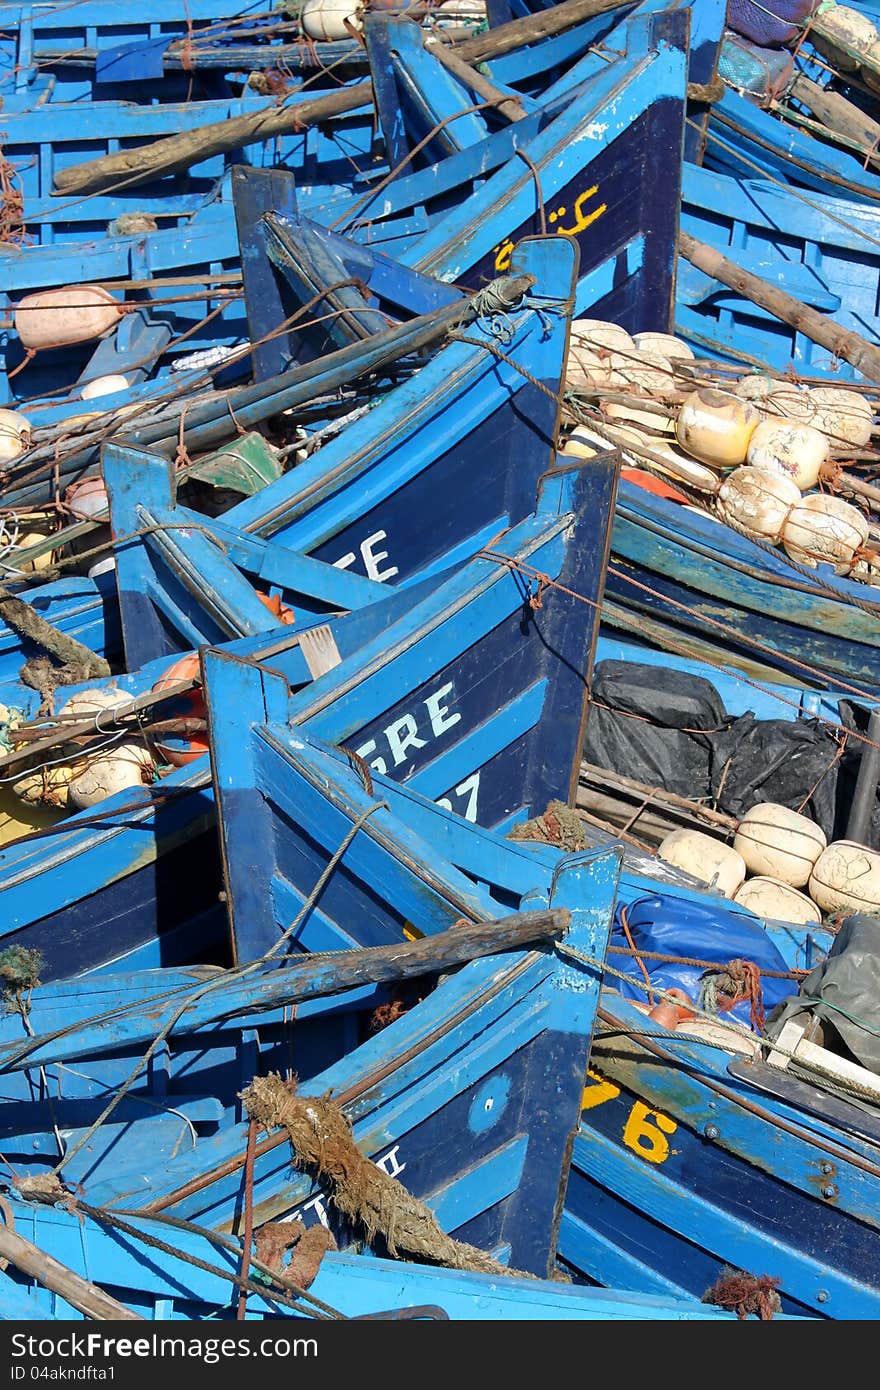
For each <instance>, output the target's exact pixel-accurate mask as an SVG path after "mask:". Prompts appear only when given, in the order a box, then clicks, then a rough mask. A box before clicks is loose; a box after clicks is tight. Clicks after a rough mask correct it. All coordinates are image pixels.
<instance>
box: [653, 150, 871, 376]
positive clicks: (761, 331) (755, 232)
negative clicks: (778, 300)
mask: <svg viewBox="0 0 880 1390" xmlns="http://www.w3.org/2000/svg"><path fill="white" fill-rule="evenodd" d="M681 227H682V230H684V231H686V232H689V233H690V234H691V235H692V236H695V237H697V238H698V239H699V240H701V241H703V242H705V243H706V244H708V245H710V246H712V247H714V248H715V249H716V250H719V251H721V252H723V254H724V255H725V256H726V257H727V258H728V259H729V260H732V261H733V262H734V263H735V264H736V265H737V266H740V267H742V269H744V270H747V271H751V272H752V273H753V274H756V275H759V276H761V278H762V279H764V280H765V281H766V282H767V283H768V284H770V285H777V286H778V287H779V288H780V289H783V290H785V291H786V292H787V293H788V294H791V295H794V296H795V298H797V299H799V300H801V301H802V302H803V303H805V304H807V305H809V306H810V307H812V308H814V309H818V310H821V311H822V312H823V313H825V314H827V315H828V316H829V318H831V319H833V320H834V322H835V323H838V324H840V325H841V326H842V327H844V328H847V329H851V330H853V331H854V332H856V333H858V334H859V335H860V336H861V337H863V338H864V339H866V340H867V341H868V342H870V343H874V344H876V343H877V342H878V341H880V321H878V318H877V313H876V311H877V304H878V300H877V295H878V290H880V254H878V251H880V248H878V243H880V211H878V209H877V208H875V207H865V206H860V205H858V204H855V203H851V202H847V201H846V200H844V199H840V198H827V197H826V198H823V199H822V203H821V205H819V204H818V203H815V202H811V203H809V204H805V203H804V201H803V200H802V199H801V198H800V197H798V195H797V194H796V193H792V192H791V191H790V190H788V189H786V188H781V187H779V186H778V185H777V184H771V183H767V182H764V181H761V180H757V179H735V178H732V177H730V176H727V175H724V174H720V173H712V172H709V171H708V170H705V169H698V168H697V167H696V166H694V165H690V164H685V166H684V170H683V176H682V207H681ZM675 330H676V332H678V333H680V334H681V335H682V336H683V337H685V338H686V339H687V340H688V341H689V342H690V343H691V344H692V345H693V346H694V347H695V349H697V350H698V351H702V352H703V353H704V354H705V355H710V356H714V357H718V358H722V359H724V360H729V361H734V362H738V363H742V364H751V365H756V366H764V365H767V366H770V367H771V368H773V369H775V370H777V371H782V372H784V371H786V370H788V369H789V368H793V369H794V370H795V371H796V372H798V373H800V374H801V375H804V376H829V377H831V378H832V379H833V380H840V379H845V378H860V375H861V374H860V373H859V372H858V371H857V370H856V369H855V368H853V367H851V366H850V365H849V364H848V363H847V362H845V361H841V360H840V359H839V358H836V357H834V356H833V354H832V353H831V352H830V351H829V349H828V348H824V347H821V346H820V345H818V344H817V343H815V342H813V341H812V340H811V339H810V338H809V337H807V336H806V335H805V334H804V333H801V332H799V331H798V330H797V329H795V328H793V327H791V326H790V325H789V324H787V323H784V322H783V321H782V320H781V319H779V318H777V317H776V316H775V315H774V314H772V313H770V312H768V311H767V310H766V309H763V308H761V307H759V306H758V305H756V304H755V303H753V302H752V301H751V300H749V299H747V298H745V297H744V296H742V295H739V294H737V293H736V291H734V290H731V289H729V288H728V287H727V286H726V285H723V284H721V283H719V282H718V281H716V280H712V279H711V278H710V277H709V276H707V275H705V274H704V273H703V272H702V271H701V270H698V269H697V268H696V267H695V266H692V265H691V264H690V263H689V262H687V261H685V260H684V259H683V258H680V259H679V264H678V280H677V287H676V301H675Z"/></svg>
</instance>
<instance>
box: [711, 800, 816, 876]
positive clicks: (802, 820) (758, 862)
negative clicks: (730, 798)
mask: <svg viewBox="0 0 880 1390" xmlns="http://www.w3.org/2000/svg"><path fill="white" fill-rule="evenodd" d="M826 844H827V841H826V835H824V831H823V830H822V826H817V824H816V823H815V821H813V820H810V819H809V817H808V816H802V815H801V813H799V812H797V810H791V809H790V808H788V806H780V805H779V802H774V801H762V802H758V805H756V806H752V808H751V809H749V810H747V813H745V816H742V819H741V820H740V826H738V828H737V834H735V835H734V848H735V849H738V851H740V853H741V855H742V860H744V863H745V867H747V869H748V870H749V872H751V873H756V874H763V876H767V877H770V878H779V880H780V881H781V883H787V884H788V885H790V887H791V888H802V887H804V884H805V883H806V881H808V878H809V876H810V872H812V867H813V865H815V863H816V859H817V858H819V855H820V853H822V851H823V849H824V847H826Z"/></svg>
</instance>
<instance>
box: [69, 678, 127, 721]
mask: <svg viewBox="0 0 880 1390" xmlns="http://www.w3.org/2000/svg"><path fill="white" fill-rule="evenodd" d="M131 698H132V697H131V695H130V694H129V693H128V692H127V691H125V690H119V689H118V688H117V687H116V686H107V685H97V686H94V687H93V688H92V689H90V690H77V691H76V692H75V693H74V694H73V695H71V697H70V699H69V700H68V701H67V702H66V703H65V705H64V706H63V712H64V714H75V715H76V716H77V718H78V719H89V718H91V717H92V715H100V714H102V713H103V712H104V711H105V710H112V709H118V708H119V707H120V705H127V704H129V703H130V701H131ZM110 722H111V721H110V720H106V721H105V723H107V724H109V723H110ZM99 723H100V720H99Z"/></svg>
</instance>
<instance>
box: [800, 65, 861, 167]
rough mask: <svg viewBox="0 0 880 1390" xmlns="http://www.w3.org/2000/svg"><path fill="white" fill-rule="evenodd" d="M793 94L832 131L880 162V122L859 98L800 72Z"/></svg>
mask: <svg viewBox="0 0 880 1390" xmlns="http://www.w3.org/2000/svg"><path fill="white" fill-rule="evenodd" d="M791 95H792V96H794V97H796V98H797V99H798V101H802V102H803V103H804V106H806V107H807V108H808V110H810V111H812V113H813V115H814V116H817V117H818V119H819V120H820V121H821V122H822V124H823V125H824V126H827V128H828V130H829V131H832V132H833V133H834V134H835V135H841V136H843V138H844V139H845V140H847V141H848V142H851V143H852V144H854V145H856V146H857V147H858V150H859V153H860V154H862V155H864V156H865V159H866V160H867V162H868V163H869V164H873V165H880V153H878V141H880V122H877V121H875V120H874V119H873V117H872V116H868V115H866V113H865V112H864V111H861V110H860V109H859V107H858V106H856V104H855V102H852V101H848V100H847V98H846V97H843V96H841V95H840V93H839V92H826V90H825V88H824V87H820V86H819V84H818V82H812V81H811V80H810V78H809V77H803V76H801V75H800V74H798V76H797V77H796V78H795V80H794V82H793V83H792V84H791Z"/></svg>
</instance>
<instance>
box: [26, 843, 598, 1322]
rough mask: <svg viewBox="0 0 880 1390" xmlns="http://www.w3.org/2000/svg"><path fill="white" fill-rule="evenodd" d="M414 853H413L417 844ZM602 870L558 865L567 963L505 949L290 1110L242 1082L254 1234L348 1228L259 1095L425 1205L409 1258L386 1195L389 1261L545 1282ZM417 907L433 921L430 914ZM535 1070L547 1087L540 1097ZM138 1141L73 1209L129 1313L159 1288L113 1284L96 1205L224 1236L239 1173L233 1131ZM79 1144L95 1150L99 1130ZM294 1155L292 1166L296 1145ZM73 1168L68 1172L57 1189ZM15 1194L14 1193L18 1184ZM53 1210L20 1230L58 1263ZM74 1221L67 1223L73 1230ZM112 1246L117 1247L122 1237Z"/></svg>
mask: <svg viewBox="0 0 880 1390" xmlns="http://www.w3.org/2000/svg"><path fill="white" fill-rule="evenodd" d="M418 848H419V850H420V852H421V853H422V854H424V853H428V852H429V848H428V846H427V845H424V846H421V845H420V846H419V847H418ZM381 858H382V859H383V860H384V862H385V864H386V867H387V869H389V870H393V869H394V867H395V859H394V856H393V855H389V854H388V853H385V854H383V855H382V856H381ZM617 870H618V856H617V855H616V853H615V852H614V851H613V850H611V851H600V852H598V853H593V854H588V855H582V856H576V857H573V858H571V859H570V860H568V861H567V862H566V864H565V865H564V867H562V868H561V869H560V871H559V873H558V874H557V877H556V886H555V890H554V893H553V906H554V907H557V906H558V907H561V908H567V909H568V911H569V912H570V914H571V926H570V928H569V930H568V933H567V935H566V938H565V944H566V948H567V950H568V951H575V952H576V953H577V954H576V955H568V954H562V953H561V952H559V951H558V950H556V949H553V948H551V949H549V950H548V949H546V948H545V949H539V950H532V951H524V950H522V949H518V950H509V951H506V952H503V953H501V954H500V955H496V956H494V957H490V958H487V959H486V960H482V961H474V962H472V963H471V964H468V965H466V966H464V967H463V968H462V969H461V970H458V971H456V972H455V973H452V974H448V975H446V977H445V978H444V979H443V980H442V981H441V982H440V983H439V984H438V985H437V988H436V989H434V991H433V992H432V993H430V994H429V995H428V996H427V997H426V998H425V999H423V1000H422V1001H421V1002H420V1003H419V1004H417V1005H416V1006H415V1007H414V1008H413V1009H412V1010H410V1011H409V1012H408V1013H407V1015H406V1016H405V1017H404V1018H401V1019H400V1020H398V1021H397V1022H393V1023H391V1024H390V1025H389V1026H388V1027H387V1028H385V1029H383V1030H382V1032H381V1034H380V1035H376V1036H374V1037H373V1038H372V1039H369V1040H367V1041H365V1042H363V1043H362V1044H361V1045H360V1046H359V1047H358V1048H356V1049H355V1050H354V1051H352V1052H350V1053H348V1055H346V1056H345V1057H343V1058H341V1059H340V1060H339V1061H337V1062H336V1063H334V1064H333V1065H331V1066H329V1067H327V1068H325V1069H323V1070H322V1071H320V1072H319V1073H318V1074H317V1075H315V1076H313V1077H312V1078H311V1079H309V1080H304V1081H301V1082H299V1083H298V1087H297V1091H298V1097H297V1098H294V1097H293V1096H292V1095H291V1093H290V1092H289V1091H288V1090H286V1088H285V1087H284V1085H283V1083H282V1081H281V1078H280V1077H279V1076H278V1075H277V1073H276V1074H275V1075H274V1078H273V1076H272V1075H271V1074H270V1075H269V1076H268V1077H266V1078H264V1080H263V1081H262V1083H260V1082H259V1080H255V1081H254V1083H253V1085H252V1087H250V1088H249V1091H248V1092H247V1093H246V1097H247V1094H250V1096H251V1102H250V1107H251V1108H250V1113H251V1114H253V1115H254V1116H255V1117H256V1118H257V1121H258V1123H264V1124H265V1126H266V1129H267V1131H268V1137H267V1139H266V1141H265V1142H261V1143H259V1144H258V1145H257V1146H256V1149H255V1151H254V1163H253V1172H252V1179H251V1178H249V1182H248V1186H249V1188H250V1192H249V1194H248V1201H249V1205H250V1207H251V1209H252V1210H253V1213H254V1218H255V1225H256V1226H257V1228H262V1227H264V1226H265V1225H266V1224H267V1223H268V1222H277V1221H278V1220H279V1219H284V1218H287V1219H290V1220H294V1221H301V1222H302V1223H303V1225H304V1226H305V1227H306V1228H308V1227H309V1226H311V1225H315V1224H319V1223H321V1224H325V1223H326V1224H327V1225H330V1226H332V1227H334V1228H335V1233H336V1237H337V1241H338V1243H339V1244H342V1245H348V1244H349V1243H350V1242H351V1241H352V1240H353V1239H356V1238H357V1236H358V1234H359V1223H358V1221H357V1220H356V1219H354V1220H352V1222H351V1225H350V1226H349V1229H348V1230H346V1229H345V1226H346V1225H347V1224H348V1223H347V1222H345V1221H344V1220H343V1219H341V1213H344V1212H345V1211H346V1210H348V1212H349V1213H350V1214H353V1213H352V1208H351V1207H350V1206H349V1207H348V1208H346V1206H345V1205H344V1203H343V1204H342V1206H341V1212H339V1213H337V1212H336V1211H335V1210H334V1207H335V1206H338V1205H339V1201H340V1199H339V1196H338V1193H337V1196H336V1201H335V1203H334V1201H333V1198H332V1197H331V1195H330V1194H329V1193H325V1192H324V1191H322V1186H321V1183H320V1178H321V1169H320V1167H319V1168H318V1170H317V1171H314V1170H313V1171H312V1172H311V1173H309V1172H305V1173H300V1174H295V1175H293V1176H291V1175H290V1156H289V1150H288V1144H287V1142H286V1141H287V1131H286V1130H285V1129H283V1128H281V1129H279V1128H278V1127H277V1125H276V1123H275V1122H274V1121H273V1119H272V1117H271V1113H270V1112H268V1111H266V1110H265V1109H264V1108H261V1105H262V1103H260V1102H259V1096H260V1095H263V1096H268V1095H269V1094H270V1093H275V1094H277V1095H278V1096H279V1097H281V1096H286V1097H287V1099H288V1101H290V1102H291V1103H293V1104H294V1106H296V1107H297V1108H299V1109H303V1108H304V1107H305V1108H308V1109H309V1110H310V1112H311V1113H312V1114H315V1113H316V1111H317V1110H318V1109H320V1110H321V1111H322V1112H323V1113H324V1114H325V1116H326V1118H327V1120H328V1122H329V1123H331V1124H332V1125H334V1126H339V1125H341V1126H342V1129H343V1131H344V1132H345V1134H346V1135H347V1134H348V1125H349V1124H351V1126H352V1131H353V1141H352V1139H349V1138H346V1139H345V1141H344V1142H345V1143H346V1144H347V1145H351V1144H352V1142H353V1143H354V1144H356V1145H357V1146H358V1148H359V1149H360V1150H361V1153H362V1155H363V1158H362V1163H363V1169H364V1172H363V1179H364V1181H366V1182H367V1183H369V1182H370V1181H371V1179H370V1176H369V1175H370V1174H371V1173H372V1172H373V1169H372V1167H371V1163H372V1164H375V1165H376V1167H377V1168H379V1169H380V1170H381V1171H382V1172H383V1173H384V1175H385V1177H386V1179H387V1178H388V1177H401V1178H402V1179H403V1182H404V1184H405V1187H406V1190H407V1192H409V1193H410V1194H412V1196H414V1197H417V1198H423V1199H427V1201H428V1202H429V1204H430V1207H431V1209H432V1210H433V1212H434V1214H435V1216H436V1218H437V1221H438V1222H439V1223H440V1227H441V1229H440V1230H438V1231H437V1232H436V1235H434V1234H433V1233H432V1234H431V1235H430V1236H429V1238H428V1245H427V1247H425V1246H424V1245H423V1246H421V1247H420V1246H418V1245H415V1246H414V1245H411V1244H408V1243H407V1237H406V1233H405V1231H404V1225H405V1211H406V1209H405V1208H404V1207H403V1205H402V1203H403V1201H404V1200H405V1199H404V1197H402V1196H400V1195H398V1196H397V1198H396V1202H397V1205H398V1207H399V1208H400V1210H399V1211H398V1221H397V1232H396V1241H397V1248H398V1249H399V1250H400V1253H408V1254H410V1255H411V1256H416V1255H417V1254H418V1252H419V1250H420V1249H421V1251H422V1253H423V1254H425V1255H428V1256H429V1257H430V1255H431V1254H432V1253H433V1256H434V1259H435V1260H439V1261H440V1262H444V1263H449V1262H450V1261H452V1260H454V1258H455V1256H456V1254H458V1255H459V1257H460V1258H461V1259H462V1260H464V1259H466V1258H467V1256H468V1255H470V1257H471V1264H472V1267H474V1268H477V1269H482V1270H483V1271H484V1272H487V1273H491V1272H496V1273H499V1274H503V1272H504V1269H505V1267H506V1266H509V1267H510V1268H511V1269H513V1270H520V1271H524V1272H527V1273H531V1274H537V1275H538V1276H540V1277H544V1278H546V1277H547V1276H549V1275H550V1274H551V1272H552V1270H553V1267H554V1260H555V1234H556V1226H557V1222H558V1217H559V1212H560V1203H561V1195H562V1191H563V1190H564V1184H565V1177H566V1172H567V1162H568V1154H569V1152H570V1144H571V1136H572V1132H573V1130H574V1128H575V1127H576V1124H577V1119H578V1114H579V1108H580V1097H581V1092H582V1088H583V1071H584V1067H585V1065H586V1061H587V1056H588V1051H589V1042H590V1034H591V1029H592V1022H593V1017H594V1013H595V1006H596V999H597V996H598V984H599V972H598V968H597V965H591V964H588V963H585V961H586V962H593V961H595V962H597V964H598V965H600V964H601V959H602V956H603V954H604V947H605V943H606V941H607V934H608V930H609V927H610V922H611V916H612V911H613V904H614V891H615V884H616V877H617ZM569 903H572V904H573V906H572V907H571V908H568V904H569ZM426 911H427V912H429V913H431V915H432V916H435V917H436V914H435V913H434V912H432V910H431V909H430V908H427V907H426ZM437 911H440V912H442V913H443V914H444V915H445V917H446V920H447V923H448V924H451V923H452V922H454V920H455V918H456V913H455V912H454V910H453V909H451V908H449V907H446V908H444V907H443V906H442V905H439V904H438V908H437ZM581 957H583V958H584V959H581ZM551 1074H552V1075H553V1077H554V1085H553V1086H552V1088H548V1087H547V1084H546V1079H547V1076H548V1075H551ZM279 1088H280V1089H279ZM331 1096H332V1100H331V1099H330V1097H331ZM246 1104H248V1102H247V1099H246ZM151 1133H152V1125H151V1123H150V1121H149V1120H147V1121H145V1122H144V1123H143V1124H142V1125H140V1126H138V1127H137V1132H136V1133H135V1135H133V1136H132V1147H133V1148H138V1147H139V1148H140V1154H139V1159H140V1161H139V1163H135V1162H133V1161H130V1162H128V1163H126V1162H125V1159H124V1157H123V1158H121V1161H119V1162H117V1161H116V1160H115V1159H114V1158H113V1157H112V1156H111V1153H112V1150H111V1151H110V1152H108V1153H107V1156H106V1161H104V1162H102V1161H101V1160H100V1158H99V1157H98V1158H96V1159H95V1160H94V1161H93V1163H92V1167H91V1171H90V1172H89V1173H88V1174H87V1175H86V1176H84V1177H83V1178H81V1179H80V1180H79V1182H77V1184H76V1186H77V1193H78V1201H79V1203H80V1204H82V1203H85V1206H83V1207H82V1214H83V1215H92V1216H96V1215H97V1220H98V1226H99V1227H101V1228H103V1230H104V1231H105V1233H106V1234H108V1235H109V1236H110V1241H109V1243H108V1244H105V1243H104V1240H103V1239H102V1240H101V1242H100V1244H101V1250H100V1253H99V1249H98V1246H97V1245H96V1246H95V1248H94V1250H93V1251H92V1252H91V1254H90V1257H89V1258H90V1268H91V1275H90V1277H91V1278H92V1279H95V1278H96V1277H97V1279H98V1282H99V1283H101V1284H102V1285H103V1286H105V1287H106V1288H107V1289H108V1291H111V1292H112V1291H114V1290H115V1289H120V1290H125V1293H124V1296H127V1299H131V1301H132V1302H133V1303H134V1304H135V1306H147V1307H149V1306H150V1305H151V1303H152V1300H153V1299H154V1298H155V1297H156V1296H157V1294H160V1292H161V1288H160V1287H159V1286H156V1285H154V1286H153V1287H152V1288H145V1287H144V1285H143V1283H140V1284H139V1285H138V1286H137V1288H132V1287H131V1285H130V1284H129V1279H130V1275H129V1273H128V1270H127V1269H126V1268H125V1265H124V1264H120V1262H119V1261H120V1256H121V1249H120V1250H119V1252H118V1253H114V1247H116V1246H117V1244H118V1242H117V1240H116V1239H114V1237H113V1231H114V1223H115V1219H116V1218H115V1210H114V1209H116V1208H118V1209H120V1210H126V1211H128V1212H129V1213H142V1214H143V1215H145V1216H146V1215H149V1214H150V1213H151V1212H159V1211H161V1212H162V1213H163V1218H162V1219H163V1220H165V1221H167V1220H168V1218H169V1217H177V1216H180V1217H184V1219H185V1220H187V1221H190V1222H193V1223H195V1224H196V1225H198V1226H202V1227H207V1228H208V1229H210V1230H217V1231H219V1232H220V1233H224V1232H233V1233H238V1232H239V1231H240V1229H241V1219H242V1209H241V1199H242V1188H241V1171H240V1170H241V1162H243V1161H244V1155H243V1151H242V1143H243V1138H242V1133H241V1130H240V1128H239V1126H238V1125H227V1126H225V1127H223V1128H222V1129H221V1130H220V1132H219V1133H217V1134H216V1135H215V1136H213V1137H206V1138H204V1139H200V1140H197V1141H196V1142H195V1144H194V1145H193V1146H192V1147H191V1148H190V1151H189V1152H187V1153H178V1155H177V1156H176V1157H170V1158H168V1159H166V1160H165V1161H164V1162H160V1163H156V1162H155V1161H154V1157H153V1155H152V1154H151V1152H150V1135H151ZM97 1134H98V1139H97V1141H96V1142H98V1144H99V1146H100V1142H101V1141H100V1129H99V1130H98V1131H97ZM465 1136H466V1138H465ZM328 1142H332V1141H330V1140H329V1131H328V1133H327V1135H325V1139H324V1143H325V1145H326V1143H328ZM337 1142H338V1141H337ZM298 1148H299V1152H298V1157H299V1160H300V1162H302V1160H303V1157H304V1154H303V1151H302V1145H301V1143H300V1145H299V1146H298ZM325 1151H326V1152H329V1150H325ZM239 1154H241V1162H240V1161H239ZM370 1161H371V1163H370ZM139 1170H140V1171H139ZM62 1171H63V1169H62ZM74 1172H75V1168H74V1167H72V1168H71V1177H72V1176H73V1173H74ZM372 1181H373V1182H381V1179H379V1178H373V1179H372ZM15 1186H17V1191H18V1194H19V1196H20V1197H21V1198H22V1199H24V1198H26V1194H27V1184H26V1183H25V1184H22V1183H21V1182H19V1183H18V1184H17V1185H15ZM187 1193H188V1194H189V1195H188V1196H187V1195H186V1194H187ZM389 1199H390V1200H395V1198H393V1197H391V1196H390V1194H389V1193H388V1192H387V1191H386V1192H385V1195H384V1200H386V1201H387V1200H389ZM16 1205H18V1204H17V1203H16ZM28 1210H29V1208H28V1207H26V1206H24V1205H22V1207H21V1212H22V1218H23V1220H24V1221H25V1227H28V1226H29V1223H30V1220H31V1219H33V1220H34V1221H35V1222H36V1226H37V1228H42V1227H43V1220H44V1217H43V1214H42V1213H40V1212H37V1211H36V1209H33V1208H30V1211H31V1216H30V1217H29V1216H28V1215H26V1213H27V1212H28ZM362 1210H363V1211H364V1213H365V1215H366V1208H362ZM56 1214H58V1215H60V1216H61V1223H60V1225H58V1227H57V1228H55V1229H48V1228H44V1229H34V1235H35V1236H36V1237H37V1243H38V1244H39V1243H44V1244H45V1245H47V1246H48V1248H50V1249H51V1250H52V1251H53V1253H54V1254H55V1256H56V1258H60V1259H61V1260H62V1262H65V1261H66V1260H67V1259H69V1258H71V1256H70V1254H69V1250H68V1246H67V1241H66V1239H65V1236H64V1227H65V1219H66V1218H67V1217H70V1216H71V1215H72V1213H71V1212H70V1211H68V1212H66V1213H62V1212H61V1210H60V1208H56V1209H53V1211H52V1214H51V1215H49V1212H48V1211H47V1212H46V1215H47V1216H48V1217H49V1221H50V1224H51V1226H52V1227H54V1226H55V1215H56ZM400 1218H404V1220H403V1221H401V1220H400ZM120 1219H122V1218H120ZM78 1220H79V1217H78V1216H73V1221H74V1223H78ZM22 1229H24V1228H23V1227H19V1230H22ZM70 1229H71V1231H72V1230H73V1227H71V1228H70ZM422 1229H425V1227H424V1226H423V1228H422ZM385 1235H387V1248H388V1249H389V1250H390V1252H391V1253H394V1252H395V1231H394V1229H387V1231H383V1230H382V1229H381V1226H380V1230H379V1236H380V1238H381V1237H383V1236H385ZM449 1235H451V1236H453V1237H454V1238H456V1239H457V1240H458V1241H464V1242H466V1243H467V1246H466V1248H464V1249H463V1248H461V1247H457V1248H456V1249H452V1250H450V1248H449V1243H448V1241H447V1240H446V1239H445V1237H446V1236H449ZM123 1245H125V1246H129V1242H128V1240H126V1241H125V1242H123ZM129 1249H130V1246H129ZM378 1250H379V1253H381V1251H382V1243H381V1239H380V1242H379V1243H378ZM82 1253H83V1247H81V1254H82ZM74 1263H75V1264H79V1263H80V1260H79V1259H78V1258H76V1259H75V1260H74ZM126 1286H127V1287H126ZM193 1294H194V1295H195V1297H196V1298H197V1299H198V1298H199V1294H200V1295H201V1300H202V1301H203V1300H204V1299H205V1293H204V1285H202V1286H201V1289H199V1286H198V1285H197V1286H196V1288H195V1289H194V1290H193ZM145 1295H146V1298H145ZM184 1297H185V1295H184ZM203 1307H204V1302H203Z"/></svg>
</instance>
